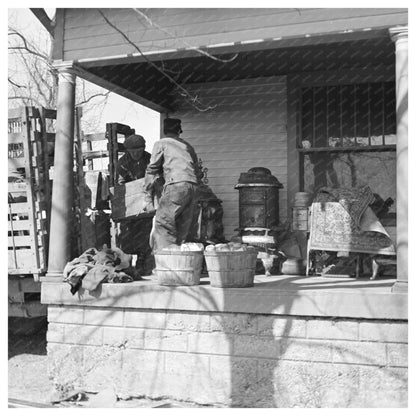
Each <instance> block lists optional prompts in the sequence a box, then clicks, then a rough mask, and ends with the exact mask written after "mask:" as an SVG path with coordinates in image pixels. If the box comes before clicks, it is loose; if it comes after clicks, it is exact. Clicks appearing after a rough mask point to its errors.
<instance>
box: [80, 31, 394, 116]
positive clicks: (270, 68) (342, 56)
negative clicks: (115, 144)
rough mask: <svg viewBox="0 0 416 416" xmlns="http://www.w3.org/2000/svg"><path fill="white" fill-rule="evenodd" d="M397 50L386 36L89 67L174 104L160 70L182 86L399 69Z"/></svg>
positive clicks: (151, 99)
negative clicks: (294, 74) (345, 70)
mask: <svg viewBox="0 0 416 416" xmlns="http://www.w3.org/2000/svg"><path fill="white" fill-rule="evenodd" d="M394 54H395V51H394V44H393V42H392V41H391V40H390V39H389V37H388V36H385V37H380V38H376V39H366V40H359V41H350V42H338V43H330V44H321V45H308V46H299V47H285V48H279V49H267V50H256V51H244V52H239V53H238V54H237V55H236V57H235V59H233V60H232V61H231V62H221V61H218V60H213V59H211V58H209V57H206V56H203V55H201V56H199V57H188V58H178V59H174V58H173V59H172V58H170V59H169V60H165V61H162V60H158V61H153V62H152V63H149V62H134V63H123V60H120V64H117V65H114V64H113V65H105V66H103V65H100V64H99V63H97V66H91V65H89V67H88V69H86V71H88V72H89V73H91V74H92V75H93V76H94V77H95V78H96V79H101V80H103V81H104V82H105V83H108V85H113V86H115V87H118V88H120V89H122V90H124V91H128V92H129V93H131V94H132V95H135V96H138V97H142V98H144V100H143V101H144V102H146V101H149V102H151V103H154V104H156V105H158V106H161V107H164V108H167V109H172V105H173V104H172V103H173V100H174V91H175V88H174V83H173V82H172V81H171V80H169V78H168V77H167V76H164V75H163V74H162V73H161V72H160V71H161V70H163V71H164V72H165V73H166V74H168V75H169V76H170V77H171V78H172V79H174V80H175V81H176V82H177V83H178V84H181V85H183V84H193V83H203V82H218V81H230V80H237V79H247V78H257V77H269V76H278V75H286V74H289V73H296V72H314V71H331V70H342V69H358V68H366V67H372V68H377V67H384V66H390V67H391V69H392V70H393V71H394V62H395V61H394V59H395V58H394V56H395V55H394ZM232 56H233V54H230V53H229V54H226V55H216V57H217V58H221V59H222V60H227V59H229V58H230V57H232ZM157 68H159V69H160V70H158V69H157Z"/></svg>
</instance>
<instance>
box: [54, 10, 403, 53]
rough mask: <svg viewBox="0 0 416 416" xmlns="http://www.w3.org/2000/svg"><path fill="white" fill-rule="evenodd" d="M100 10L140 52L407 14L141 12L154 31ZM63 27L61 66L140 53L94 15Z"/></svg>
mask: <svg viewBox="0 0 416 416" xmlns="http://www.w3.org/2000/svg"><path fill="white" fill-rule="evenodd" d="M101 10H102V11H103V12H104V14H105V15H106V17H107V18H108V19H109V20H110V21H111V22H112V23H113V24H114V25H116V26H117V27H119V28H120V29H122V30H123V32H124V33H125V34H126V35H127V36H128V37H129V39H130V40H131V41H133V42H135V43H136V44H137V45H139V47H140V49H141V51H143V52H149V51H153V52H157V51H160V50H166V49H183V48H189V47H201V46H207V45H217V44H224V43H230V42H231V43H233V42H245V41H253V40H261V39H273V38H288V37H289V38H290V37H304V36H305V35H306V34H308V35H319V34H325V33H340V32H343V31H351V30H362V29H368V28H372V29H377V28H386V27H390V26H395V25H398V24H407V10H406V9H368V8H367V9H364V8H362V9H360V8H357V9H339V8H331V9H330V8H327V9H279V8H274V9H141V10H143V11H144V12H145V13H146V15H147V16H148V17H149V18H150V19H151V21H152V23H153V26H152V25H150V23H149V22H147V21H146V20H145V19H144V18H143V17H141V16H140V15H139V14H137V13H136V12H135V11H134V10H133V9H101ZM64 25H65V27H64V36H63V52H64V53H63V57H64V60H77V59H89V58H102V57H111V56H119V55H123V54H129V53H130V54H131V53H137V52H138V51H137V49H136V48H134V47H133V46H132V45H130V44H128V42H127V41H126V40H125V39H124V38H123V37H122V36H121V35H120V33H117V31H116V30H115V29H114V28H111V27H110V26H109V25H108V24H107V23H106V22H105V21H104V19H103V17H102V16H101V15H100V13H99V12H98V9H65V19H64ZM58 30H59V29H58ZM55 48H62V45H61V44H60V42H59V43H57V44H56V45H55ZM58 52H59V51H56V50H54V56H59V55H60V54H59V53H58Z"/></svg>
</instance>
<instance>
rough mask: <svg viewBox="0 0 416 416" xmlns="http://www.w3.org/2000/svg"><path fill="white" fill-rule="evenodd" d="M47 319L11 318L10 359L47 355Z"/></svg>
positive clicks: (9, 335) (9, 336) (9, 328)
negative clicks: (25, 355)
mask: <svg viewBox="0 0 416 416" xmlns="http://www.w3.org/2000/svg"><path fill="white" fill-rule="evenodd" d="M46 330H47V319H46V316H45V317H43V316H42V317H38V318H16V317H9V327H8V359H10V358H13V357H15V356H16V355H20V354H32V355H46Z"/></svg>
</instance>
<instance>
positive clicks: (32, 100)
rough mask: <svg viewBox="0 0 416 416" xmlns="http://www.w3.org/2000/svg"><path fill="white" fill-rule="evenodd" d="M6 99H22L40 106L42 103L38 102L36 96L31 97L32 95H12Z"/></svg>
mask: <svg viewBox="0 0 416 416" xmlns="http://www.w3.org/2000/svg"><path fill="white" fill-rule="evenodd" d="M7 99H8V100H10V101H13V100H23V101H27V102H30V103H36V104H37V105H38V106H40V107H42V103H41V102H39V101H38V100H37V99H36V98H33V97H32V96H25V95H14V96H12V97H8V98H7Z"/></svg>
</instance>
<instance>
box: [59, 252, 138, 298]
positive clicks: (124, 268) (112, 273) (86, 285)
mask: <svg viewBox="0 0 416 416" xmlns="http://www.w3.org/2000/svg"><path fill="white" fill-rule="evenodd" d="M131 259H132V257H131V255H129V254H125V253H124V252H123V251H122V250H120V249H119V248H114V249H110V248H108V247H107V246H106V245H105V244H104V245H103V248H102V249H101V250H97V249H96V248H89V249H88V250H86V251H84V253H82V254H81V255H80V256H79V257H77V258H75V259H73V260H71V261H70V262H68V263H67V264H66V266H65V268H64V271H63V275H64V282H67V283H69V285H70V286H71V293H72V294H73V295H74V294H75V293H77V292H78V290H79V289H80V288H81V287H82V288H83V289H86V290H89V291H93V290H96V289H97V287H98V286H99V285H100V284H101V283H128V282H132V281H133V280H135V279H133V277H132V276H131V274H133V273H132V272H131V270H132V268H131Z"/></svg>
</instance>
